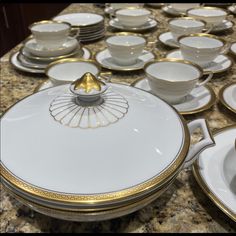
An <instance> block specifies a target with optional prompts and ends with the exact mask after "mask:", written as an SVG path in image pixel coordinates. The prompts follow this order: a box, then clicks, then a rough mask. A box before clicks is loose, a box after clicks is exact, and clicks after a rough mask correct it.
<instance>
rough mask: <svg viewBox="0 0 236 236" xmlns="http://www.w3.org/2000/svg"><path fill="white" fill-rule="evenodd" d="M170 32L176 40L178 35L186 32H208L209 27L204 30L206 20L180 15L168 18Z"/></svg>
mask: <svg viewBox="0 0 236 236" xmlns="http://www.w3.org/2000/svg"><path fill="white" fill-rule="evenodd" d="M168 26H169V29H170V32H171V33H172V35H173V38H174V40H175V41H176V42H177V39H178V37H180V36H182V35H186V34H193V33H201V32H203V31H204V32H205V33H206V32H209V31H210V30H211V28H209V29H208V30H206V22H204V21H202V20H198V19H194V18H192V17H180V18H174V19H170V20H169V21H168Z"/></svg>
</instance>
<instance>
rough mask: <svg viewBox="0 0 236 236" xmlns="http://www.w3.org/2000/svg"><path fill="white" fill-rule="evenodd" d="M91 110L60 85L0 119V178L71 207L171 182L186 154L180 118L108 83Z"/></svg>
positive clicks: (151, 99) (153, 100)
mask: <svg viewBox="0 0 236 236" xmlns="http://www.w3.org/2000/svg"><path fill="white" fill-rule="evenodd" d="M108 85H109V86H108V89H107V90H106V92H105V93H103V94H102V95H101V99H102V102H101V103H98V104H96V105H95V106H82V105H81V104H79V103H76V102H75V101H76V100H75V98H74V97H73V96H75V95H74V94H72V93H71V92H70V90H69V86H70V85H68V84H67V85H61V86H57V87H53V88H50V89H46V90H42V91H39V92H38V93H36V94H34V95H31V96H29V97H26V98H25V99H23V100H21V101H20V102H18V103H17V104H16V105H14V106H13V107H12V108H11V109H10V110H8V112H6V113H5V114H4V116H3V117H2V120H1V126H2V130H1V133H2V138H1V175H2V176H3V177H4V178H5V179H7V181H9V182H10V183H12V184H14V185H15V186H17V187H18V188H20V189H21V190H24V191H26V192H28V193H30V194H33V195H36V196H38V197H41V198H44V199H49V200H55V201H62V202H74V203H78V204H80V203H81V204H90V205H91V204H97V203H101V202H102V203H104V202H111V201H117V200H119V199H124V198H127V197H130V196H134V195H136V194H141V193H145V192H146V191H149V190H151V189H153V188H155V187H157V186H158V185H160V184H162V183H164V182H165V181H166V179H168V178H170V177H171V176H173V175H174V174H175V173H176V172H177V171H178V170H179V169H180V167H181V166H182V164H183V161H184V158H185V156H186V154H187V152H188V148H189V143H190V141H189V133H188V130H187V128H186V125H185V123H184V121H183V119H182V118H181V117H180V115H179V114H178V113H177V112H176V111H175V110H174V108H172V107H171V106H169V105H168V104H167V103H166V102H164V101H163V100H161V99H160V98H158V97H156V96H154V95H153V94H150V93H147V92H145V91H142V90H140V89H137V88H133V87H130V86H126V85H121V84H110V83H108Z"/></svg>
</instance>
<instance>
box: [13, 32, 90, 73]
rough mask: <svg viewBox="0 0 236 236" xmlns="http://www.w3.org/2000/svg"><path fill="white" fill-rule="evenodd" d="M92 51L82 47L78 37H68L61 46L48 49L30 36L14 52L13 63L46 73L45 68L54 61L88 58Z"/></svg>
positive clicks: (21, 68) (18, 66)
mask: <svg viewBox="0 0 236 236" xmlns="http://www.w3.org/2000/svg"><path fill="white" fill-rule="evenodd" d="M90 55H91V53H90V52H89V51H88V49H86V48H84V47H83V48H82V47H81V45H80V44H79V42H78V40H77V39H68V40H67V41H66V42H65V43H64V44H63V45H62V46H61V47H59V48H55V49H47V48H43V47H41V46H39V45H38V44H37V42H36V40H35V39H34V38H33V37H32V36H31V37H29V38H28V39H27V40H26V41H25V43H24V45H23V46H22V47H21V49H20V50H19V51H17V52H16V53H14V54H12V56H11V58H10V62H11V64H12V65H13V66H14V67H15V68H17V69H19V70H22V71H25V72H31V73H44V72H45V68H46V67H47V66H48V65H49V64H50V63H51V62H53V61H56V60H59V59H63V58H67V57H79V58H85V59H88V58H89V57H90Z"/></svg>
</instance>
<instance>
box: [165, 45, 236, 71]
mask: <svg viewBox="0 0 236 236" xmlns="http://www.w3.org/2000/svg"><path fill="white" fill-rule="evenodd" d="M166 58H177V59H183V56H182V54H181V51H180V50H178V49H177V50H173V51H171V52H170V53H168V54H167V55H166ZM232 65H233V61H232V59H231V58H230V57H229V56H226V55H219V56H217V57H216V59H214V61H212V62H211V63H210V64H209V65H208V66H207V67H205V68H203V70H204V71H206V72H207V71H211V72H213V73H220V72H223V71H226V70H228V69H230V68H231V66H232Z"/></svg>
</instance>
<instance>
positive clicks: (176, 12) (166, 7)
mask: <svg viewBox="0 0 236 236" xmlns="http://www.w3.org/2000/svg"><path fill="white" fill-rule="evenodd" d="M162 10H163V11H164V12H165V13H167V14H169V15H172V16H181V15H182V14H181V13H180V12H178V11H177V10H174V9H172V8H170V7H168V6H164V7H162Z"/></svg>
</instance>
